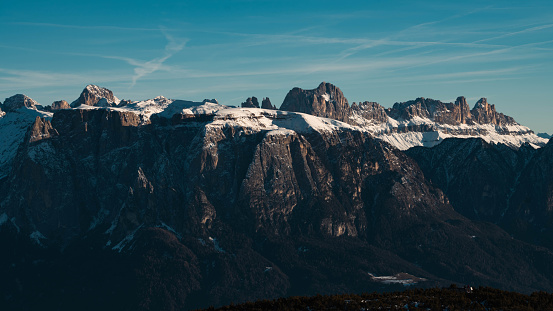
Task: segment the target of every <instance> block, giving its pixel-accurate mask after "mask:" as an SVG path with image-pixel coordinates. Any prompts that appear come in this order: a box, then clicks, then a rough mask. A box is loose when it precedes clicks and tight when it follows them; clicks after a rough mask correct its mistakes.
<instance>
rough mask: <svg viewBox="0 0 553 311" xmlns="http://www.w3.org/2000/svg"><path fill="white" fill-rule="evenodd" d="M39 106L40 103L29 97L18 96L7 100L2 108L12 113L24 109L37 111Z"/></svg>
mask: <svg viewBox="0 0 553 311" xmlns="http://www.w3.org/2000/svg"><path fill="white" fill-rule="evenodd" d="M37 106H38V103H37V102H36V101H34V100H33V99H31V98H30V97H28V96H27V95H23V94H16V95H14V96H12V97H8V98H6V100H5V101H4V103H3V104H2V107H1V108H2V110H3V111H4V112H10V111H16V110H17V109H19V108H23V107H26V108H32V109H36V108H37Z"/></svg>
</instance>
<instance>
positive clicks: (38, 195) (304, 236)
mask: <svg viewBox="0 0 553 311" xmlns="http://www.w3.org/2000/svg"><path fill="white" fill-rule="evenodd" d="M151 120H152V122H151V123H149V124H144V123H142V122H141V120H140V118H138V117H137V115H136V114H133V113H130V112H124V111H115V110H109V109H98V110H60V111H57V112H56V113H55V114H54V117H53V119H52V120H51V122H49V121H48V120H44V119H41V118H37V119H36V120H35V122H34V124H33V126H32V127H31V129H30V130H29V132H28V134H27V135H26V139H25V141H24V143H23V144H22V145H21V146H20V148H19V149H18V155H17V157H16V159H15V161H14V164H13V170H12V171H11V173H10V174H9V176H8V177H6V179H5V182H2V183H0V194H1V195H0V197H1V198H2V201H1V203H0V239H3V241H8V242H9V241H11V242H9V243H14V242H13V241H26V242H25V243H19V242H18V243H15V244H14V245H26V246H25V247H28V249H21V248H20V247H22V246H18V247H15V248H13V251H12V252H10V254H8V255H7V256H5V257H3V259H2V260H5V261H6V262H12V261H14V260H17V262H26V263H29V265H26V264H24V263H23V264H21V265H17V267H16V268H6V269H7V270H6V271H4V270H2V271H1V272H2V273H3V275H5V277H4V278H3V282H4V283H2V286H3V287H2V288H5V289H6V293H9V295H8V296H9V297H12V298H10V299H11V300H8V302H9V303H12V305H17V304H18V303H19V302H21V303H23V302H24V301H29V299H27V298H28V297H30V296H36V294H37V293H48V295H46V294H45V295H42V296H40V297H44V298H40V299H39V300H38V302H37V303H39V302H40V303H42V305H43V306H44V305H49V304H48V302H49V299H51V300H52V301H53V302H56V303H59V301H62V302H63V303H65V304H66V305H72V304H71V300H67V299H61V300H60V297H61V296H60V295H61V294H60V293H62V292H63V297H76V298H75V302H74V303H75V305H76V304H77V301H78V302H79V303H82V301H93V305H94V303H96V304H98V300H96V299H93V297H98V296H101V297H107V298H106V299H107V300H106V301H110V302H114V301H115V302H117V301H120V300H121V299H122V300H123V301H125V302H127V303H131V304H127V305H132V306H133V307H135V308H138V309H148V308H171V306H177V305H179V306H182V305H185V306H187V308H193V307H199V306H205V304H206V302H208V303H209V304H214V305H219V304H223V303H228V302H229V301H235V302H238V301H244V300H251V299H260V298H275V297H280V296H284V295H298V294H302V295H311V294H315V293H333V292H336V289H337V288H339V289H340V290H344V291H356V292H360V291H368V290H376V289H378V288H380V287H381V286H382V285H381V284H380V283H378V282H376V281H374V279H373V277H374V274H375V273H376V274H377V275H378V274H380V275H393V274H394V273H399V272H406V273H410V274H413V275H416V276H418V277H423V278H425V279H427V280H428V281H426V282H427V283H424V284H422V285H423V286H436V285H440V284H448V283H450V282H451V281H458V282H463V283H471V284H489V285H496V286H502V287H504V288H509V289H517V290H526V291H529V290H533V289H536V288H540V289H549V288H553V284H551V283H550V281H549V280H550V279H552V278H551V277H553V275H552V273H551V272H550V271H549V270H548V269H546V268H543V267H547V265H546V264H544V265H536V264H535V263H536V262H538V263H545V262H550V261H551V260H553V254H552V253H550V252H548V251H544V250H540V249H538V248H534V247H533V246H529V245H527V244H523V243H521V242H518V241H516V240H512V239H511V237H510V236H509V235H507V234H505V233H504V232H503V231H501V230H500V229H498V228H497V227H494V226H489V225H484V224H476V223H472V222H471V221H469V220H468V219H466V218H464V217H463V216H461V215H459V214H458V213H456V212H455V211H454V210H453V209H452V207H451V205H450V204H449V201H448V199H447V198H446V197H445V196H444V194H443V193H442V191H440V190H438V189H436V188H434V187H433V186H432V185H431V184H430V183H428V182H427V181H426V180H425V178H424V175H423V174H422V172H421V171H420V169H419V168H418V166H417V165H416V164H415V162H414V161H413V160H411V159H410V158H409V157H407V156H406V155H405V154H404V153H402V152H401V151H399V150H397V149H395V148H393V147H391V146H390V145H388V144H386V143H384V142H381V141H379V140H377V139H374V138H372V137H371V136H370V135H368V134H367V133H364V132H361V131H357V130H355V129H351V128H348V127H346V126H341V127H324V126H322V125H321V124H323V123H324V122H329V121H328V120H326V119H318V118H315V117H310V116H305V115H298V114H294V113H284V112H279V111H273V112H267V111H264V112H263V114H255V113H248V111H244V110H243V109H240V108H236V109H234V110H232V109H227V110H224V111H222V112H218V113H216V114H212V115H210V116H209V117H207V116H206V117H204V118H202V117H201V115H190V116H187V115H182V114H181V115H176V116H174V117H172V118H171V119H166V118H164V117H161V116H158V117H155V118H152V119H151ZM325 120H326V121H325ZM271 122H273V123H272V124H273V125H272V126H269V125H268V124H271ZM302 122H305V123H307V124H309V126H304V125H301V123H302ZM274 124H280V125H282V126H288V128H283V127H278V128H276V127H274ZM472 236H474V237H477V238H472ZM9 245H12V244H9ZM504 245H509V247H504ZM44 249H45V250H48V251H46V252H43V251H42V250H44ZM60 249H63V252H61V253H58V252H57V251H56V250H60ZM22 258H24V259H25V260H24V261H21V259H22ZM491 261H493V262H494V264H493V265H490V264H489V262H491ZM33 262H35V263H36V264H32V263H33ZM1 267H11V265H8V264H6V265H2V266H1ZM105 267H112V268H110V269H112V270H108V271H106V270H105ZM514 267H516V269H515V268H514ZM10 269H11V270H10ZM27 270H28V271H48V273H45V272H41V273H36V274H35V273H29V274H28V276H27V274H25V273H23V272H21V271H27ZM17 271H20V272H17ZM114 271H115V272H114ZM329 271H331V272H330V273H329ZM367 271H371V273H372V274H369V273H367ZM37 275H38V276H37ZM81 275H84V276H86V277H85V278H83V279H86V280H87V281H86V282H82V281H80V280H81V279H75V276H81ZM101 276H102V277H101ZM52 280H55V281H52ZM91 280H92V281H91ZM125 280H131V281H125ZM10 282H11V283H10ZM17 282H19V283H20V284H22V287H17V286H12V285H13V284H16V283H17ZM10 284H11V285H10ZM167 284H173V285H174V286H173V285H172V286H167ZM4 285H5V287H4ZM18 288H23V289H21V290H19V289H18ZM51 288H55V290H51ZM77 289H79V290H77ZM67 293H70V294H71V295H69V296H68V294H67ZM87 293H88V294H87ZM114 293H117V294H119V296H118V295H116V294H114ZM8 296H6V297H8ZM77 297H78V298H79V299H77ZM117 297H119V298H117ZM159 297H163V298H159ZM18 299H20V300H18ZM118 299H120V300H118ZM31 301H33V300H31ZM94 301H95V302H94ZM119 303H120V302H119ZM135 304H136V305H135Z"/></svg>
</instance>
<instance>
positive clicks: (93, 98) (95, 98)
mask: <svg viewBox="0 0 553 311" xmlns="http://www.w3.org/2000/svg"><path fill="white" fill-rule="evenodd" d="M119 102H120V100H119V99H118V98H117V97H115V96H113V92H112V91H110V90H108V89H106V88H103V87H99V86H96V85H92V84H89V85H87V86H86V87H85V88H84V90H83V91H82V92H81V95H80V96H79V98H77V99H76V100H75V101H73V102H72V103H71V107H78V106H80V105H88V106H100V107H107V106H115V105H117V104H118V103H119Z"/></svg>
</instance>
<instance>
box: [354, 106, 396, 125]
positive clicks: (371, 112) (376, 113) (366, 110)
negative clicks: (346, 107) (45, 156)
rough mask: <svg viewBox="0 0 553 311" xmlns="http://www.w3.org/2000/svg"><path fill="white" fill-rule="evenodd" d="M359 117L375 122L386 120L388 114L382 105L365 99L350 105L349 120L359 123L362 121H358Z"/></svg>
mask: <svg viewBox="0 0 553 311" xmlns="http://www.w3.org/2000/svg"><path fill="white" fill-rule="evenodd" d="M356 117H357V118H356ZM359 118H362V119H365V120H368V121H371V122H375V123H383V122H387V121H388V115H387V114H386V110H385V109H384V107H382V106H381V105H380V104H378V103H375V102H367V101H365V102H362V103H359V105H357V104H356V103H353V104H352V105H351V117H350V119H349V122H350V123H353V124H356V123H358V124H360V125H361V124H363V122H362V121H359ZM356 121H357V122H356Z"/></svg>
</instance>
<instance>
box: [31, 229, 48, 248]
mask: <svg viewBox="0 0 553 311" xmlns="http://www.w3.org/2000/svg"><path fill="white" fill-rule="evenodd" d="M29 237H30V238H31V240H33V241H34V242H35V243H36V244H38V245H40V246H44V245H43V244H42V242H41V241H40V240H45V239H46V237H45V236H44V235H42V233H40V231H34V232H33V233H31V234H30V235H29Z"/></svg>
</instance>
